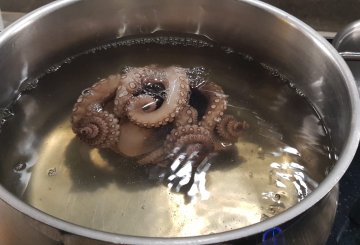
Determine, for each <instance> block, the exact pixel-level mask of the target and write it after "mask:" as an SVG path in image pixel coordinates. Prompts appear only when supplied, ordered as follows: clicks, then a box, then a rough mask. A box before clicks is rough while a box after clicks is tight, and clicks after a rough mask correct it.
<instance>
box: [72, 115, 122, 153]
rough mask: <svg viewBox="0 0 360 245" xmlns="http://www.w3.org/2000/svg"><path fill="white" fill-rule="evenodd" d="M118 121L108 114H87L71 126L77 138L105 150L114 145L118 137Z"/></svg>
mask: <svg viewBox="0 0 360 245" xmlns="http://www.w3.org/2000/svg"><path fill="white" fill-rule="evenodd" d="M119 128H120V126H119V124H118V120H117V119H116V118H114V116H113V115H112V114H109V113H108V112H92V113H91V112H89V113H88V115H87V116H85V117H83V118H81V119H80V120H78V121H77V122H76V123H74V124H73V131H74V133H75V134H77V135H78V137H79V138H80V139H81V140H82V141H84V142H85V143H87V144H89V145H90V146H93V147H99V148H106V147H110V146H112V145H113V144H115V143H116V142H117V140H118V137H119Z"/></svg>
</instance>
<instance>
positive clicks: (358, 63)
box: [333, 21, 360, 90]
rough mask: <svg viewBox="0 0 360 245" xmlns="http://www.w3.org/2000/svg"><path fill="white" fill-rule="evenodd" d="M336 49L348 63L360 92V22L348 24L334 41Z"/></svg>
mask: <svg viewBox="0 0 360 245" xmlns="http://www.w3.org/2000/svg"><path fill="white" fill-rule="evenodd" d="M333 45H334V47H335V48H336V49H337V50H338V51H339V53H340V54H344V55H342V57H343V58H344V59H345V60H346V61H347V64H348V66H349V67H350V69H351V71H352V73H353V75H354V77H355V80H356V83H357V86H358V89H359V90H360V21H355V22H352V23H350V24H348V25H347V26H346V27H345V28H344V29H343V30H342V31H341V32H339V33H338V34H337V35H336V36H335V38H334V40H333Z"/></svg>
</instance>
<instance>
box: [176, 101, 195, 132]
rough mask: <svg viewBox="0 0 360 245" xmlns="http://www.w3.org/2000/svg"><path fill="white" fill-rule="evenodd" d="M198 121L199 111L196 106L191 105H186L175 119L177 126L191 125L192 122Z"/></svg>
mask: <svg viewBox="0 0 360 245" xmlns="http://www.w3.org/2000/svg"><path fill="white" fill-rule="evenodd" d="M197 122H198V112H197V110H196V109H195V108H194V107H192V106H190V105H186V106H184V107H183V108H182V109H181V110H180V111H179V113H178V115H177V116H176V119H175V125H176V126H177V127H179V126H185V125H190V124H197Z"/></svg>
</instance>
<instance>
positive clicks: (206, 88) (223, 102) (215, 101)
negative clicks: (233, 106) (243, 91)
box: [199, 82, 227, 131]
mask: <svg viewBox="0 0 360 245" xmlns="http://www.w3.org/2000/svg"><path fill="white" fill-rule="evenodd" d="M199 91H200V92H201V93H202V94H204V95H205V96H206V98H207V99H208V106H207V109H206V112H205V115H204V116H203V118H202V120H201V122H200V123H199V124H200V125H201V126H203V127H205V128H207V129H208V130H209V131H213V129H214V128H215V126H216V124H217V123H218V122H220V120H221V118H222V116H223V115H224V111H225V110H226V107H227V96H226V95H225V94H224V91H223V90H222V88H221V87H220V86H219V85H217V84H215V83H213V82H208V83H205V84H204V85H203V86H201V87H199Z"/></svg>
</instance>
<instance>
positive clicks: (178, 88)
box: [126, 67, 190, 128]
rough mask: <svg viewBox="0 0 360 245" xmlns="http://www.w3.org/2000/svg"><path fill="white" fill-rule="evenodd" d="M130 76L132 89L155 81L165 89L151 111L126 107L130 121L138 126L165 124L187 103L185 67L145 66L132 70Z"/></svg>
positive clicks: (137, 88)
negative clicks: (160, 102) (158, 102)
mask: <svg viewBox="0 0 360 245" xmlns="http://www.w3.org/2000/svg"><path fill="white" fill-rule="evenodd" d="M130 78H133V80H132V82H131V83H130V82H129V87H131V89H132V90H133V91H138V90H139V89H141V87H143V86H145V85H148V84H156V83H161V84H162V85H163V86H164V91H165V96H164V97H165V99H164V101H163V103H162V104H161V105H160V106H159V107H158V108H157V109H156V110H154V111H152V112H151V113H147V112H145V111H141V110H135V111H133V110H130V108H132V107H131V105H128V106H127V107H126V108H127V109H126V112H127V114H128V117H129V119H130V121H131V122H133V123H135V124H137V125H139V126H143V127H148V128H151V127H160V126H162V125H166V124H168V123H170V122H172V121H173V120H174V119H175V117H176V115H177V113H178V111H179V109H181V108H182V107H184V106H185V105H186V104H187V103H188V100H189V91H190V87H189V81H188V79H187V77H186V71H185V69H181V68H177V67H167V68H163V69H162V68H154V67H147V68H144V69H136V70H135V71H132V73H131V74H130V75H129V76H128V79H130ZM130 85H131V86H130ZM130 103H131V101H130Z"/></svg>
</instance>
